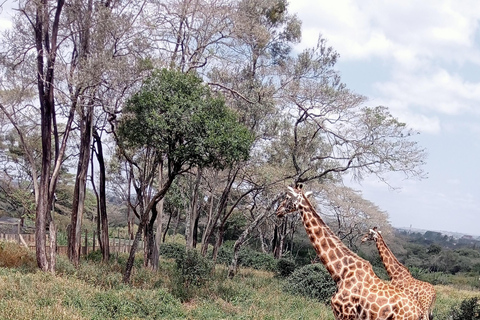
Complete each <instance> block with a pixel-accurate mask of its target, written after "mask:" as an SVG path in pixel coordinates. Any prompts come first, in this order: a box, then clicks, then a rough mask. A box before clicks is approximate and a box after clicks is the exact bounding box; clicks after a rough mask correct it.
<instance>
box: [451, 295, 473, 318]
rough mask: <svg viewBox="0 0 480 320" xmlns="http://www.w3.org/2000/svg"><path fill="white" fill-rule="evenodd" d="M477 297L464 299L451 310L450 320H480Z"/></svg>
mask: <svg viewBox="0 0 480 320" xmlns="http://www.w3.org/2000/svg"><path fill="white" fill-rule="evenodd" d="M478 299H479V298H478V297H473V298H470V299H465V300H463V301H462V302H461V303H460V306H458V307H454V308H453V310H452V320H480V305H479V304H478Z"/></svg>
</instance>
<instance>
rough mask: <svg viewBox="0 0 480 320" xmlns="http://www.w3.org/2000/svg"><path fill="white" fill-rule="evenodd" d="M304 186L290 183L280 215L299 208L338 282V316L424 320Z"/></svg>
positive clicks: (335, 311)
mask: <svg viewBox="0 0 480 320" xmlns="http://www.w3.org/2000/svg"><path fill="white" fill-rule="evenodd" d="M309 194H310V193H309V192H307V193H305V194H304V193H303V190H302V186H301V185H297V186H296V187H295V188H292V187H288V191H287V195H286V198H285V200H283V202H282V203H281V204H280V206H279V207H278V209H277V211H276V215H277V216H278V217H283V216H285V215H286V214H289V213H293V212H295V211H297V210H298V211H300V213H301V215H302V220H303V224H304V227H305V230H306V232H307V234H308V236H309V238H310V241H311V243H312V245H313V247H314V248H315V251H316V252H317V255H318V256H319V257H320V260H321V261H322V263H323V264H324V265H325V267H326V268H327V270H328V272H329V273H330V275H331V276H332V278H333V280H334V281H335V283H336V286H337V292H336V293H335V295H334V296H333V297H332V300H331V306H332V309H333V314H334V316H335V319H336V320H360V319H369V320H424V319H425V318H423V314H422V311H421V309H420V306H419V303H418V301H416V300H415V299H414V298H413V297H411V296H409V295H408V294H407V293H405V292H404V291H403V290H401V289H400V288H398V287H395V286H393V285H392V284H390V283H387V282H384V281H382V280H381V279H380V278H378V277H377V276H376V275H375V273H374V272H373V269H372V266H371V264H370V263H369V262H368V261H366V260H364V259H362V258H360V257H359V256H357V255H356V254H355V253H354V252H352V251H351V250H350V249H349V248H348V247H347V246H346V245H344V244H343V242H342V241H341V240H340V239H339V238H338V237H337V236H336V235H335V234H334V233H333V231H332V230H331V229H330V228H329V227H328V226H327V225H326V224H325V222H324V221H323V220H322V219H321V218H320V216H319V215H318V213H317V212H316V211H315V209H314V208H313V206H312V205H311V203H310V201H309V200H308V198H307V197H308V195H309Z"/></svg>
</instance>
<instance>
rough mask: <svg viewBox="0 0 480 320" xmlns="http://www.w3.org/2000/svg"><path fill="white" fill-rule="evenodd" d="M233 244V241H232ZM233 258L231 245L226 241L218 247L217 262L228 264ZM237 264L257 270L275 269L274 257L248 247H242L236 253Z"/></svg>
mask: <svg viewBox="0 0 480 320" xmlns="http://www.w3.org/2000/svg"><path fill="white" fill-rule="evenodd" d="M232 245H233V243H232ZM232 258H233V247H232V246H230V245H229V244H227V243H226V245H223V246H221V247H220V250H218V255H217V263H219V264H224V265H227V266H228V265H230V263H231V262H232ZM238 265H239V266H242V267H250V268H253V269H257V270H267V271H276V270H277V261H276V260H275V258H274V257H273V256H272V255H270V254H268V253H263V252H258V251H256V250H253V249H251V248H248V247H243V248H241V249H240V252H239V253H238Z"/></svg>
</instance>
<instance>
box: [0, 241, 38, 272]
mask: <svg viewBox="0 0 480 320" xmlns="http://www.w3.org/2000/svg"><path fill="white" fill-rule="evenodd" d="M0 267H3V268H22V269H24V270H26V271H29V270H30V271H32V270H35V269H36V268H37V263H36V259H35V253H34V252H33V251H32V250H29V249H27V248H25V247H22V246H20V245H18V244H16V243H13V242H0Z"/></svg>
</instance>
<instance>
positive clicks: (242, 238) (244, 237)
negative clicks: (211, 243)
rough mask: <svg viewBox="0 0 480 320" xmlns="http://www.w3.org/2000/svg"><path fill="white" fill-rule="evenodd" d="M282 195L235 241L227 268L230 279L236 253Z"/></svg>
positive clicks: (235, 270)
mask: <svg viewBox="0 0 480 320" xmlns="http://www.w3.org/2000/svg"><path fill="white" fill-rule="evenodd" d="M282 196H283V195H282V194H280V195H278V196H277V197H276V198H275V199H273V201H272V202H271V203H270V205H269V206H268V207H267V208H266V209H265V211H263V212H262V213H260V214H259V215H258V216H257V217H256V218H255V220H253V221H252V223H250V225H249V226H248V227H247V228H246V229H245V230H244V231H243V232H242V234H241V235H240V237H238V239H237V241H235V244H234V245H233V258H232V262H231V263H230V266H229V268H228V277H229V278H230V279H231V278H233V277H234V276H235V274H236V273H237V264H238V252H239V251H240V249H241V247H242V245H243V244H244V243H245V241H246V240H247V238H248V236H249V235H250V233H251V232H252V231H253V230H255V229H256V228H257V227H258V225H259V224H260V223H262V222H263V220H264V219H265V217H266V216H267V214H270V212H271V211H272V208H273V206H274V205H275V204H276V203H277V202H278V200H279V199H280V198H281V197H282Z"/></svg>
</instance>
